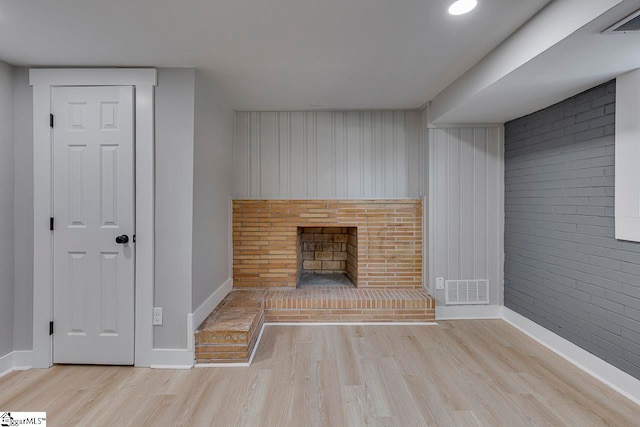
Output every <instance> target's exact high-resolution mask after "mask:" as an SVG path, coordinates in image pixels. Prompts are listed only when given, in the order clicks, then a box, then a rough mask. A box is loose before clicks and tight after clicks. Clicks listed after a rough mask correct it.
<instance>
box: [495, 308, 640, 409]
mask: <svg viewBox="0 0 640 427" xmlns="http://www.w3.org/2000/svg"><path fill="white" fill-rule="evenodd" d="M503 319H504V321H505V322H507V323H509V324H511V325H512V326H513V327H515V328H517V329H519V330H520V331H522V332H524V333H525V334H526V335H528V336H529V337H531V338H533V339H534V340H536V341H538V342H539V343H540V344H542V345H543V346H545V347H547V348H548V349H549V350H551V351H553V352H554V353H556V354H558V355H559V356H561V357H563V358H564V359H566V360H568V361H569V362H571V363H573V364H574V365H575V366H577V367H578V368H580V369H582V370H583V371H585V372H586V373H588V374H589V375H591V376H592V377H594V378H596V379H598V380H599V381H601V382H603V383H604V384H606V385H608V386H609V387H611V388H612V389H614V390H615V391H617V392H618V393H620V394H622V395H623V396H625V397H627V398H628V399H630V400H632V401H634V402H635V403H636V404H638V405H640V380H638V379H637V378H635V377H632V376H631V375H629V374H627V373H626V372H624V371H622V370H620V369H618V368H616V367H615V366H613V365H612V364H610V363H609V362H605V361H604V360H602V359H600V358H599V357H597V356H595V355H593V354H591V353H589V352H588V351H586V350H584V349H582V348H580V347H578V346H577V345H575V344H573V343H572V342H570V341H568V340H566V339H564V338H562V337H561V336H560V335H557V334H556V333H554V332H551V331H550V330H548V329H547V328H545V327H543V326H540V325H538V324H537V323H535V322H533V321H531V320H529V319H527V318H526V317H524V316H522V315H521V314H518V313H516V312H515V311H513V310H511V309H509V308H507V307H503Z"/></svg>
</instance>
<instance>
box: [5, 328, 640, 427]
mask: <svg viewBox="0 0 640 427" xmlns="http://www.w3.org/2000/svg"><path fill="white" fill-rule="evenodd" d="M0 410H11V411H47V417H48V419H49V420H50V421H51V424H52V425H81V426H82V425H86V426H98V427H99V426H110V425H136V426H137V425H141V426H158V425H171V426H241V425H246V426H258V425H265V426H272V425H273V426H276V425H277V426H322V427H324V426H396V425H397V426H414V425H415V426H423V425H430V426H480V425H484V426H488V425H489V426H558V425H560V426H561V425H566V426H581V427H582V426H585V427H586V426H632V425H638V420H640V407H638V406H637V405H636V404H634V403H633V402H631V401H629V400H628V399H626V398H624V397H623V396H621V395H619V394H618V393H616V392H615V391H613V390H611V389H610V388H609V387H607V386H606V385H604V384H602V383H601V382H599V381H597V380H596V379H594V378H593V377H591V376H589V375H587V374H586V373H584V372H582V371H581V370H579V369H578V368H576V367H575V366H573V365H571V364H570V363H568V362H567V361H565V360H564V359H562V358H561V357H559V356H558V355H556V354H555V353H552V352H551V351H549V350H548V349H546V348H545V347H543V346H541V345H540V344H538V343H536V342H535V341H533V340H532V339H530V338H529V337H527V336H526V335H524V334H522V333H521V332H519V331H518V330H516V329H514V328H513V327H511V326H510V325H508V324H507V323H505V322H502V321H500V320H482V321H451V322H441V323H440V325H438V326H424V325H411V326H398V325H395V326H356V325H353V326H280V325H278V326H272V325H269V326H267V327H266V328H265V330H264V333H263V337H262V341H261V343H260V346H259V347H258V349H257V353H256V355H255V357H254V363H253V364H252V366H250V367H248V368H198V369H193V370H190V371H172V370H153V369H146V368H131V367H101V366H55V367H53V368H51V369H34V370H30V371H20V372H14V373H11V374H9V375H7V376H5V377H3V378H0Z"/></svg>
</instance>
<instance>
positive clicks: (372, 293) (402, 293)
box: [195, 286, 435, 364]
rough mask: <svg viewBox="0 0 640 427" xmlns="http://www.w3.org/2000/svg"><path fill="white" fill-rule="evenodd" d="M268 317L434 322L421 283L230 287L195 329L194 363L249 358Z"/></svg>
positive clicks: (429, 299)
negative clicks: (405, 286)
mask: <svg viewBox="0 0 640 427" xmlns="http://www.w3.org/2000/svg"><path fill="white" fill-rule="evenodd" d="M265 321H267V322H274V323H277V322H433V321H435V300H434V299H433V298H432V297H431V296H429V295H428V294H427V293H425V292H424V291H423V290H422V289H361V288H360V289H355V288H344V287H335V288H333V287H329V286H315V287H313V286H310V287H307V288H302V289H269V290H266V289H255V290H246V289H242V290H233V291H231V292H230V293H229V295H227V296H226V297H225V299H224V300H223V301H222V302H221V303H220V304H219V305H218V307H216V309H215V310H214V311H213V313H211V314H210V315H209V317H207V319H206V320H205V321H204V322H203V323H202V325H200V327H199V328H198V329H197V331H196V332H195V343H196V363H197V364H205V363H247V362H248V361H249V358H250V357H251V352H252V351H253V347H254V346H255V344H256V341H257V339H258V335H259V334H260V329H261V328H262V324H263V323H264V322H265Z"/></svg>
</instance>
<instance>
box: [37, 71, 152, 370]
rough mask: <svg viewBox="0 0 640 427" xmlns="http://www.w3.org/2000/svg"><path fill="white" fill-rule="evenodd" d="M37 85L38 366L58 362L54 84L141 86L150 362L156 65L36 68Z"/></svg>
mask: <svg viewBox="0 0 640 427" xmlns="http://www.w3.org/2000/svg"><path fill="white" fill-rule="evenodd" d="M29 83H30V85H31V86H33V167H34V174H33V175H34V176H33V187H34V189H33V196H34V203H33V220H34V224H33V257H34V262H33V367H34V368H48V367H50V366H51V365H52V364H53V353H52V350H53V346H52V343H53V339H52V337H51V336H50V335H49V322H50V321H52V320H53V233H52V232H51V231H49V218H50V217H51V216H52V212H53V209H52V202H53V200H52V185H51V184H52V182H51V173H52V151H51V143H52V135H53V132H52V131H51V128H50V126H49V114H50V113H51V87H52V86H134V87H135V98H134V99H135V180H136V185H135V192H136V196H135V202H136V266H135V284H136V291H135V298H136V301H135V310H136V313H135V365H136V366H149V365H150V361H151V354H152V347H153V326H152V324H151V320H152V312H153V280H154V241H153V239H154V222H153V221H154V96H153V95H154V86H156V84H157V72H156V70H155V69H152V68H121V69H118V68H101V69H31V70H29Z"/></svg>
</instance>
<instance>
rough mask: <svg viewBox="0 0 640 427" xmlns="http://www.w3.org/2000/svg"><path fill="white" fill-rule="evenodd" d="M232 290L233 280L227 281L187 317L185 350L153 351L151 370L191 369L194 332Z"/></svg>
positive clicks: (193, 353)
mask: <svg viewBox="0 0 640 427" xmlns="http://www.w3.org/2000/svg"><path fill="white" fill-rule="evenodd" d="M232 288H233V279H231V278H229V279H227V280H226V281H225V282H224V283H223V284H222V285H221V286H220V287H219V288H218V289H216V290H215V291H214V292H213V293H212V294H211V295H210V296H209V298H207V299H206V300H205V301H204V302H203V303H202V304H200V306H199V307H198V308H197V309H195V311H194V312H193V313H191V314H188V315H187V330H186V334H187V348H186V349H153V350H152V351H151V364H150V367H151V368H155V369H191V368H193V365H194V363H195V342H194V332H195V331H196V329H197V328H198V326H200V324H201V323H202V322H204V320H205V319H206V318H207V316H209V314H211V312H212V311H213V310H214V309H215V308H216V307H217V306H218V304H220V303H221V302H222V300H223V299H224V297H226V296H227V294H228V293H229V292H231V289H232Z"/></svg>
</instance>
